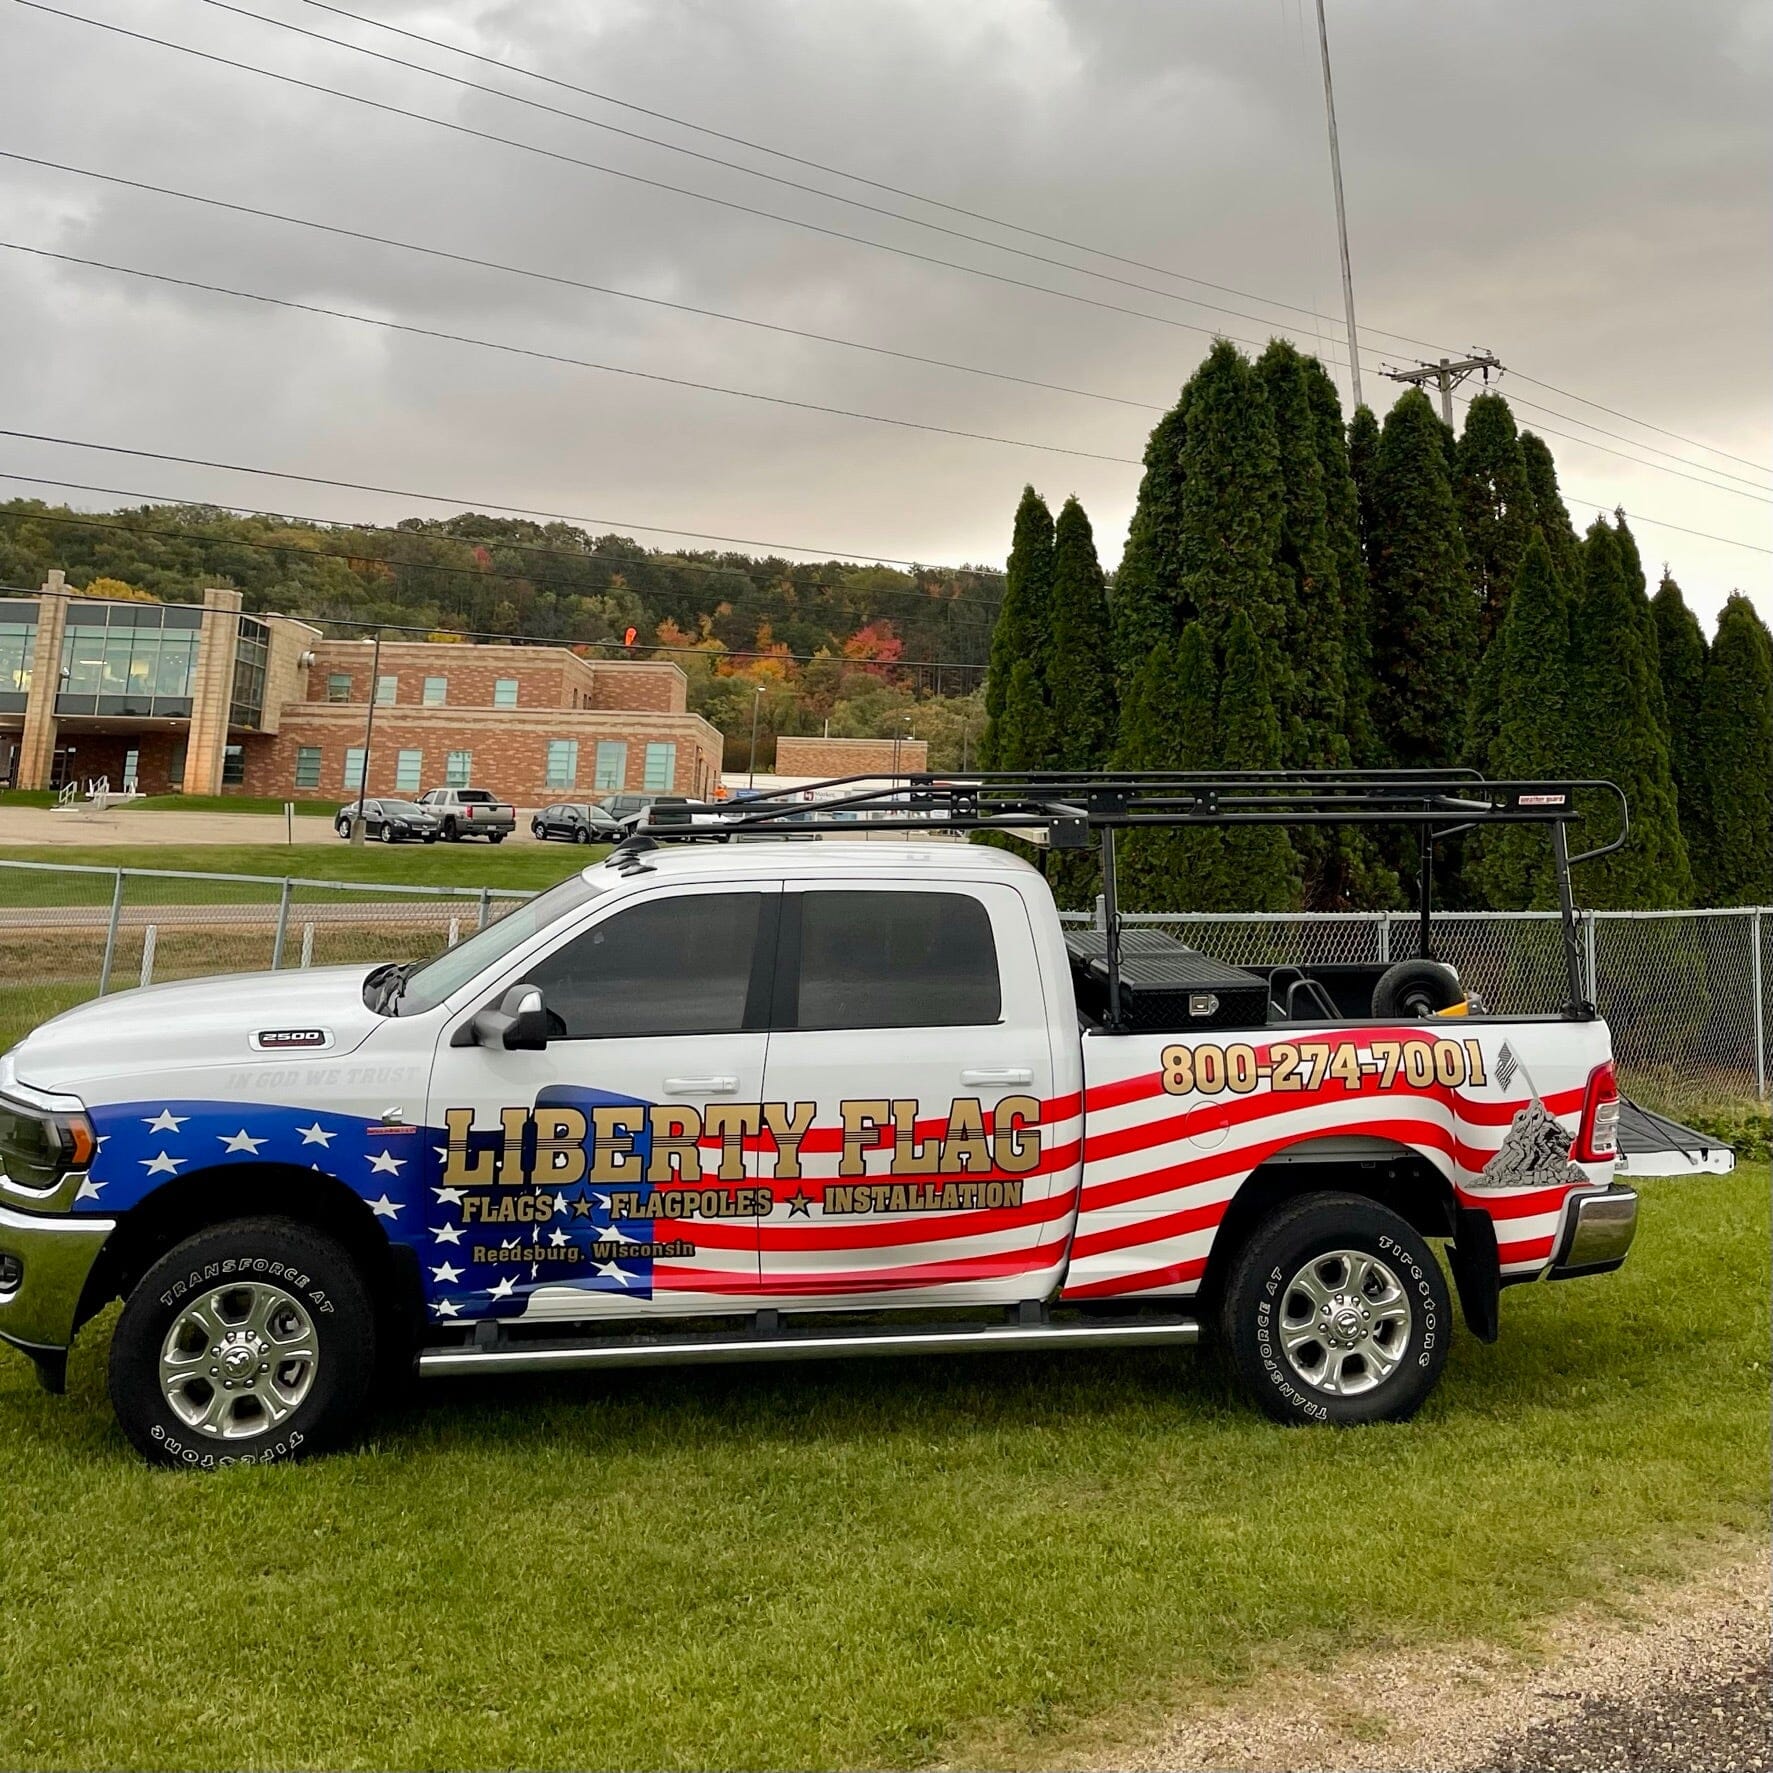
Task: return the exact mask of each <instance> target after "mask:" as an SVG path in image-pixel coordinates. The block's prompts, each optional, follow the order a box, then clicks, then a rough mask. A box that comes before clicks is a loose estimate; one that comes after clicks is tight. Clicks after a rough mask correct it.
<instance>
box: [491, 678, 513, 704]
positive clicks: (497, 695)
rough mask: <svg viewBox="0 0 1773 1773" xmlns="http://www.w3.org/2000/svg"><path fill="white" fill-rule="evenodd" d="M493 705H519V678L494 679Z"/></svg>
mask: <svg viewBox="0 0 1773 1773" xmlns="http://www.w3.org/2000/svg"><path fill="white" fill-rule="evenodd" d="M493 706H494V707H495V708H515V707H516V706H517V679H516V678H515V677H500V678H496V679H494V681H493Z"/></svg>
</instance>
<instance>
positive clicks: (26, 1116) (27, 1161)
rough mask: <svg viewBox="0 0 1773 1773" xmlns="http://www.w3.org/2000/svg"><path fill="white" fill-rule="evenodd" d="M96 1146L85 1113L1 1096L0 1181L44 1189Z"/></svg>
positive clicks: (78, 1166) (81, 1165) (85, 1160)
mask: <svg viewBox="0 0 1773 1773" xmlns="http://www.w3.org/2000/svg"><path fill="white" fill-rule="evenodd" d="M97 1149H98V1143H97V1141H96V1140H95V1139H94V1137H93V1132H92V1122H91V1121H90V1120H88V1119H87V1118H86V1115H85V1114H84V1113H66V1112H59V1111H58V1112H48V1113H46V1112H45V1111H44V1110H43V1109H40V1108H33V1107H31V1106H30V1105H29V1104H28V1103H24V1102H19V1101H15V1100H14V1099H13V1098H12V1097H10V1096H0V1182H7V1183H10V1184H11V1185H12V1186H13V1187H14V1188H21V1189H29V1190H33V1191H47V1190H49V1189H51V1188H54V1187H55V1185H56V1184H57V1183H58V1182H59V1181H60V1180H61V1179H62V1177H63V1176H65V1175H66V1174H67V1173H68V1172H69V1171H70V1170H83V1169H85V1168H86V1166H87V1165H88V1164H89V1163H91V1162H92V1155H93V1153H94V1152H95V1151H96V1150H97Z"/></svg>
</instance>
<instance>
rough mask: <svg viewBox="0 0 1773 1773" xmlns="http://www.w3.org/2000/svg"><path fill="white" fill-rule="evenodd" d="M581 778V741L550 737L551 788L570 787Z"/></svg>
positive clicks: (549, 767)
mask: <svg viewBox="0 0 1773 1773" xmlns="http://www.w3.org/2000/svg"><path fill="white" fill-rule="evenodd" d="M578 779H579V741H578V740H577V739H550V740H549V741H548V779H547V786H548V787H550V788H570V787H572V785H573V784H574V783H575V782H576V781H577V780H578Z"/></svg>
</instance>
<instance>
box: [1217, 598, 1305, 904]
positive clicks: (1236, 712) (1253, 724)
mask: <svg viewBox="0 0 1773 1773" xmlns="http://www.w3.org/2000/svg"><path fill="white" fill-rule="evenodd" d="M1221 666H1222V670H1221V675H1220V680H1219V721H1218V726H1219V751H1220V761H1221V762H1222V763H1223V764H1224V766H1225V767H1226V768H1227V769H1240V770H1271V769H1276V768H1278V767H1279V765H1280V762H1281V725H1280V719H1279V717H1278V715H1277V714H1276V712H1275V706H1274V698H1273V697H1272V696H1271V695H1270V694H1269V691H1268V681H1267V676H1268V655H1267V649H1266V648H1265V647H1264V646H1263V645H1262V643H1261V641H1260V639H1259V638H1258V637H1257V634H1256V630H1255V627H1254V625H1253V624H1252V623H1251V621H1250V619H1249V617H1248V616H1246V615H1245V614H1244V612H1243V611H1242V610H1239V611H1238V612H1237V614H1236V615H1234V616H1233V617H1232V619H1231V628H1230V631H1229V632H1228V633H1227V634H1226V636H1225V650H1224V653H1223V656H1222V659H1221ZM1217 835H1218V837H1219V839H1220V842H1219V867H1218V869H1217V870H1216V878H1209V879H1208V880H1206V881H1203V883H1202V890H1201V894H1200V906H1201V909H1202V910H1204V911H1237V910H1248V911H1296V910H1297V909H1298V908H1299V903H1300V882H1299V872H1298V863H1297V861H1296V860H1295V858H1294V854H1293V846H1292V844H1291V842H1290V841H1289V840H1288V836H1287V833H1286V831H1285V829H1284V828H1283V827H1281V826H1279V825H1228V826H1225V827H1223V828H1222V829H1221V830H1220V831H1219V832H1218V834H1217Z"/></svg>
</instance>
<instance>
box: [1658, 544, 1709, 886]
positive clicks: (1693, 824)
mask: <svg viewBox="0 0 1773 1773" xmlns="http://www.w3.org/2000/svg"><path fill="white" fill-rule="evenodd" d="M1650 613H1651V614H1652V615H1653V616H1654V617H1655V619H1656V657H1657V661H1658V663H1659V665H1660V666H1661V670H1662V690H1663V695H1664V697H1665V698H1666V699H1667V702H1668V761H1669V767H1670V768H1671V769H1672V770H1673V772H1674V785H1675V803H1676V805H1677V806H1678V807H1679V809H1680V815H1681V835H1682V836H1683V837H1684V838H1685V839H1686V840H1687V854H1688V856H1689V858H1690V859H1691V861H1692V863H1693V872H1694V875H1695V878H1696V880H1697V879H1700V866H1701V864H1700V858H1701V856H1702V855H1703V854H1705V853H1706V847H1707V842H1708V839H1707V835H1706V826H1707V822H1708V820H1709V816H1710V808H1709V800H1708V797H1707V795H1706V791H1705V767H1704V763H1703V761H1702V758H1701V750H1702V747H1701V744H1700V738H1699V729H1700V719H1699V709H1700V703H1701V701H1702V700H1703V698H1704V690H1705V631H1704V630H1703V629H1702V628H1701V627H1700V626H1699V619H1698V617H1696V616H1695V615H1694V614H1693V612H1692V611H1691V610H1690V609H1688V608H1687V605H1686V601H1685V600H1684V599H1683V598H1682V596H1681V588H1680V586H1679V585H1677V584H1676V583H1675V582H1674V580H1673V579H1671V578H1670V577H1669V576H1668V573H1667V571H1666V570H1664V572H1663V575H1662V583H1661V585H1660V586H1659V587H1658V588H1657V591H1656V595H1655V596H1654V597H1652V598H1651V599H1650ZM1701 884H1703V882H1702V880H1701Z"/></svg>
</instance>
